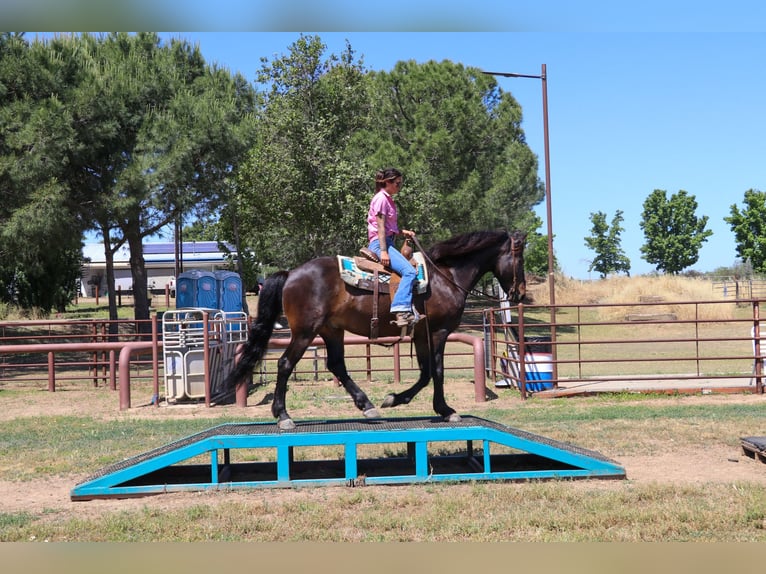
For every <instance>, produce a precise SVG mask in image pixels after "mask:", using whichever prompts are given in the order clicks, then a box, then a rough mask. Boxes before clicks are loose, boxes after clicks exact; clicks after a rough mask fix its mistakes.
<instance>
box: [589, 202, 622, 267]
mask: <svg viewBox="0 0 766 574" xmlns="http://www.w3.org/2000/svg"><path fill="white" fill-rule="evenodd" d="M590 221H591V223H592V225H593V226H592V227H591V235H590V237H586V238H585V245H586V246H587V247H588V248H590V249H592V250H593V251H595V252H596V256H595V257H594V258H593V261H592V262H591V264H590V267H589V268H588V271H596V272H597V273H598V274H599V275H600V276H601V278H602V279H604V278H606V276H607V275H609V273H619V272H620V271H624V272H625V273H627V274H628V275H630V259H628V258H627V256H626V255H625V252H624V251H623V250H622V247H621V246H620V235H621V234H622V232H623V231H624V229H623V227H622V222H623V217H622V211H621V210H619V209H618V210H617V211H616V212H615V214H614V217H613V218H612V223H611V225H607V223H606V214H605V213H604V212H602V211H597V212H596V213H591V214H590Z"/></svg>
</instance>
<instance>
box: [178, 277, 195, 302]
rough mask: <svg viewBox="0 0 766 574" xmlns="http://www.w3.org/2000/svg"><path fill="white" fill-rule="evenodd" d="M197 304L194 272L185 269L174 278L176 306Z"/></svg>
mask: <svg viewBox="0 0 766 574" xmlns="http://www.w3.org/2000/svg"><path fill="white" fill-rule="evenodd" d="M196 306H197V280H196V278H195V276H194V273H193V272H191V271H185V272H184V273H181V274H180V275H179V276H178V277H177V278H176V308H177V309H187V308H189V307H196Z"/></svg>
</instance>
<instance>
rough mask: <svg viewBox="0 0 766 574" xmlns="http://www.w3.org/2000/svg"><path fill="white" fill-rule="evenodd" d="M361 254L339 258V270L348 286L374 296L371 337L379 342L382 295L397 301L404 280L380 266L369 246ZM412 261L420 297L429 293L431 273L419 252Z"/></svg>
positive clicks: (416, 288) (415, 288) (362, 249)
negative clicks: (400, 284)
mask: <svg viewBox="0 0 766 574" xmlns="http://www.w3.org/2000/svg"><path fill="white" fill-rule="evenodd" d="M359 252H360V254H361V255H357V256H353V257H351V256H346V255H338V267H339V270H340V276H341V279H343V281H344V282H345V283H346V284H348V285H351V286H352V287H356V288H357V289H363V290H365V291H370V292H371V293H373V305H372V318H371V319H370V338H371V339H377V338H378V296H379V295H380V293H388V294H389V295H390V297H391V299H393V298H394V295H395V294H396V289H397V288H398V287H399V283H400V282H401V279H402V278H401V276H400V275H399V274H398V273H396V272H394V271H392V270H391V269H390V268H388V267H384V266H383V264H382V263H380V260H379V258H378V256H377V255H375V253H373V252H372V251H370V250H369V249H367V248H366V247H362V248H361V249H360V250H359ZM410 262H411V263H412V265H413V267H415V269H416V270H417V277H416V279H415V285H414V287H413V291H414V292H415V293H417V294H422V293H425V292H426V290H427V289H428V272H427V270H426V261H425V258H424V257H423V254H422V253H420V252H419V251H416V252H415V253H413V256H412V258H411V259H410Z"/></svg>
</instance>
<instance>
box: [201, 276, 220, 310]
mask: <svg viewBox="0 0 766 574" xmlns="http://www.w3.org/2000/svg"><path fill="white" fill-rule="evenodd" d="M197 306H198V307H202V308H204V309H218V281H216V279H215V274H214V273H212V272H210V271H200V272H199V275H198V276H197Z"/></svg>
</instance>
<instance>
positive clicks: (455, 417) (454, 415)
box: [445, 413, 463, 423]
mask: <svg viewBox="0 0 766 574" xmlns="http://www.w3.org/2000/svg"><path fill="white" fill-rule="evenodd" d="M445 420H446V421H447V422H448V423H459V422H460V421H462V420H463V419H462V418H461V417H460V415H459V414H457V413H452V414H451V415H450V416H448V417H446V419H445Z"/></svg>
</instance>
